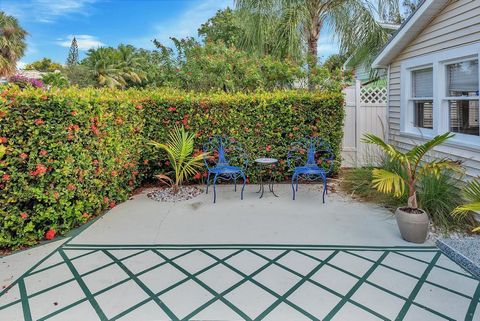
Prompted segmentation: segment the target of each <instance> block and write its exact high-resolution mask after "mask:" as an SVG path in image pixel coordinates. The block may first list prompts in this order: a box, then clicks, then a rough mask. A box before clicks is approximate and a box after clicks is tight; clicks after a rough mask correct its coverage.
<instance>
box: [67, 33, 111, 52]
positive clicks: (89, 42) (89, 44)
mask: <svg viewBox="0 0 480 321" xmlns="http://www.w3.org/2000/svg"><path fill="white" fill-rule="evenodd" d="M73 37H75V38H76V39H77V45H78V50H88V49H90V48H97V47H102V46H105V44H104V43H103V42H101V41H100V40H98V39H97V37H95V36H91V35H75V36H73V35H69V36H67V37H65V38H63V39H58V40H57V44H58V45H60V46H62V47H65V48H70V46H71V44H72V39H73Z"/></svg>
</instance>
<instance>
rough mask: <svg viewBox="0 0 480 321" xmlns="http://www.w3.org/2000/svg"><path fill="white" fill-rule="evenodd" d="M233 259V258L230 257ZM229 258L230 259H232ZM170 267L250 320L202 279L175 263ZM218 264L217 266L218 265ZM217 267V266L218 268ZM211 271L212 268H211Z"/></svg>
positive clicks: (164, 257) (159, 253) (161, 255)
mask: <svg viewBox="0 0 480 321" xmlns="http://www.w3.org/2000/svg"><path fill="white" fill-rule="evenodd" d="M153 252H155V253H156V254H157V255H159V256H160V257H161V258H162V259H164V260H168V261H170V259H169V258H168V257H166V256H165V255H163V254H162V253H161V252H158V251H157V250H153ZM238 253H240V251H238V252H236V253H235V255H237V254H238ZM230 257H232V256H230ZM230 257H229V258H230ZM169 263H170V265H172V266H173V267H174V268H176V269H177V270H178V271H180V272H181V273H183V274H185V275H187V276H188V278H189V279H190V280H192V281H194V282H195V283H197V284H198V285H200V286H201V287H202V288H203V289H205V290H206V291H208V292H209V293H210V294H212V295H213V296H214V299H215V300H220V301H221V302H223V303H224V304H225V305H227V306H228V307H229V308H231V309H232V310H234V311H235V312H236V313H237V314H239V315H240V316H241V317H242V318H248V315H246V314H245V313H243V312H242V311H241V310H240V309H238V308H237V307H236V306H235V305H233V304H232V303H231V302H230V301H229V300H227V299H226V298H225V297H224V296H223V295H221V294H219V293H217V292H216V291H215V290H213V289H212V288H211V287H209V286H208V285H207V284H205V283H204V282H202V281H201V280H200V279H198V278H197V277H196V275H194V274H191V273H190V272H188V271H187V270H185V269H184V268H182V267H181V266H180V265H178V264H176V263H175V262H173V261H171V262H169ZM216 263H218V264H220V263H221V262H220V261H217V262H216ZM218 264H216V265H218ZM216 265H215V266H216ZM209 269H211V267H210V268H209ZM207 306H208V305H207V304H203V305H202V307H204V308H206V307H207ZM189 319H190V318H189V317H188V316H186V317H185V318H183V319H182V320H187V321H188V320H189Z"/></svg>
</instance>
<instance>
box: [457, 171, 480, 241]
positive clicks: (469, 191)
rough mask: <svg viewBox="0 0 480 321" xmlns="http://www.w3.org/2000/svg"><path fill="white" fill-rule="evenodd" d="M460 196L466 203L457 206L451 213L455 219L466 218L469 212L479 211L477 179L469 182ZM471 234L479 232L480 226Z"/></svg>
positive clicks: (478, 183)
mask: <svg viewBox="0 0 480 321" xmlns="http://www.w3.org/2000/svg"><path fill="white" fill-rule="evenodd" d="M462 194H463V198H464V199H465V200H466V201H467V203H466V204H462V205H459V206H458V207H456V208H455V209H454V210H453V211H452V214H453V215H454V216H455V217H460V218H466V217H467V216H468V214H470V213H471V212H474V211H477V212H478V211H480V181H479V180H478V179H474V180H471V181H469V182H468V183H467V184H466V185H465V186H464V188H463V190H462ZM473 232H480V226H477V227H475V228H474V229H473Z"/></svg>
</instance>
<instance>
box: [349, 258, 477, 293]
mask: <svg viewBox="0 0 480 321" xmlns="http://www.w3.org/2000/svg"><path fill="white" fill-rule="evenodd" d="M345 253H348V254H351V255H355V256H358V257H361V258H363V259H365V260H367V261H370V262H375V260H372V259H370V258H366V257H363V256H359V255H357V254H355V253H352V252H349V251H345ZM392 253H393V252H392ZM395 253H396V254H399V253H397V252H395ZM439 253H441V252H439ZM422 263H423V262H422ZM427 263H430V262H427ZM380 266H382V267H384V268H387V269H389V270H392V271H395V272H398V273H401V274H403V275H406V276H409V277H411V278H413V279H415V280H417V281H418V280H420V278H419V277H417V276H416V275H413V274H411V273H408V272H405V271H402V270H400V269H397V268H394V267H391V266H389V265H386V264H384V263H382V264H380ZM427 266H428V264H427ZM434 267H437V268H438V265H435V266H434ZM460 275H461V276H464V277H466V278H469V277H468V276H467V275H463V274H461V273H460ZM474 280H476V279H474ZM425 283H427V284H430V285H434V286H436V287H438V288H441V289H443V290H445V291H448V292H451V293H454V294H456V295H459V296H461V297H464V298H466V299H468V300H471V299H472V297H471V296H469V295H467V294H465V293H462V292H458V291H456V290H453V289H450V288H447V287H445V286H443V285H440V284H437V283H435V282H432V281H428V280H425Z"/></svg>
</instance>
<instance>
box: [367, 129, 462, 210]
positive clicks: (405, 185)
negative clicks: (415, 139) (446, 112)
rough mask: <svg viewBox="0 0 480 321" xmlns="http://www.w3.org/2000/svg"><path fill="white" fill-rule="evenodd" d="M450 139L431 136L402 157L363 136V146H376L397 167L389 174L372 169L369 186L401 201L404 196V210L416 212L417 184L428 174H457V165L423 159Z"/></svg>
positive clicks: (377, 139)
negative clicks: (442, 172) (397, 168)
mask: <svg viewBox="0 0 480 321" xmlns="http://www.w3.org/2000/svg"><path fill="white" fill-rule="evenodd" d="M451 137H453V134H451V133H448V132H447V133H445V134H442V135H438V136H435V137H434V138H432V139H431V140H429V141H427V142H425V143H424V144H421V145H417V146H415V147H414V148H412V149H411V150H410V151H408V152H406V153H403V152H401V151H399V150H398V149H397V148H395V146H393V145H390V144H387V143H385V142H384V141H383V140H382V139H381V138H380V137H378V136H375V135H373V134H366V135H365V136H364V138H363V140H362V141H363V142H364V143H367V144H374V145H377V146H379V147H380V148H381V149H382V150H383V151H384V152H385V153H386V154H387V155H388V156H389V157H390V158H391V159H392V160H394V161H397V162H398V164H399V165H400V168H399V170H398V171H389V170H385V169H381V168H376V169H374V170H373V171H372V177H373V179H372V184H373V187H374V188H376V189H377V190H378V191H379V192H382V193H385V194H393V195H394V196H396V197H401V196H403V195H404V194H405V192H408V207H409V208H411V209H417V208H418V202H417V190H416V186H417V183H418V181H419V180H421V179H422V178H423V177H425V176H426V175H429V174H433V175H439V174H440V171H441V170H443V169H450V170H459V169H460V163H459V162H456V161H452V160H449V159H439V160H432V161H430V162H428V161H426V160H425V159H424V156H425V155H426V154H427V153H428V152H429V151H431V150H432V149H433V148H434V147H435V146H438V145H440V144H442V143H443V142H445V141H446V140H447V139H449V138H451Z"/></svg>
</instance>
